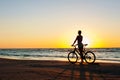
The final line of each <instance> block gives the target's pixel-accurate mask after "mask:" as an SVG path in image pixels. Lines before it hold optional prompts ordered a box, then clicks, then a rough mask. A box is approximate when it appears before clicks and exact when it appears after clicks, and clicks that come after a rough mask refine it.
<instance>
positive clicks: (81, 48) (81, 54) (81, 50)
mask: <svg viewBox="0 0 120 80" xmlns="http://www.w3.org/2000/svg"><path fill="white" fill-rule="evenodd" d="M79 51H80V56H81V63H83V47H79Z"/></svg>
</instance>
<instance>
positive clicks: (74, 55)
mask: <svg viewBox="0 0 120 80" xmlns="http://www.w3.org/2000/svg"><path fill="white" fill-rule="evenodd" d="M76 46H77V44H76V45H73V47H74V49H73V51H70V52H69V53H68V61H69V62H70V63H76V62H78V60H79V61H80V62H81V56H80V52H79V50H78V49H77V47H76ZM85 46H87V44H84V45H83V53H82V54H83V60H85V61H86V62H87V63H89V64H92V63H94V62H95V60H96V56H95V54H94V53H93V52H92V51H87V50H86V49H85Z"/></svg>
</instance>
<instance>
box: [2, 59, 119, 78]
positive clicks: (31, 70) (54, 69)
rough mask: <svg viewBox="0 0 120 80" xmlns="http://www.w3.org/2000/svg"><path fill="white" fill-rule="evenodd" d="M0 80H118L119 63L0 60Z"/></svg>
mask: <svg viewBox="0 0 120 80" xmlns="http://www.w3.org/2000/svg"><path fill="white" fill-rule="evenodd" d="M0 80H120V63H95V64H86V63H84V64H79V63H77V64H70V63H69V62H64V61H42V60H40V61H39V60H37V61H36V60H12V59H2V58H0Z"/></svg>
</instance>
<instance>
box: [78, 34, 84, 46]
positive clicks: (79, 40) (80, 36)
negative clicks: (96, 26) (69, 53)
mask: <svg viewBox="0 0 120 80" xmlns="http://www.w3.org/2000/svg"><path fill="white" fill-rule="evenodd" d="M82 39H83V36H82V35H78V36H77V38H76V40H77V42H78V46H83V45H82Z"/></svg>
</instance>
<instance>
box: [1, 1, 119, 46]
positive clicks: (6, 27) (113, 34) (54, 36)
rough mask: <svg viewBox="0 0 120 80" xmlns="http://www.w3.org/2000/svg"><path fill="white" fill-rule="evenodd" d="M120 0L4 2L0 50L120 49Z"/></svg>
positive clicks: (2, 6) (2, 4)
mask: <svg viewBox="0 0 120 80" xmlns="http://www.w3.org/2000/svg"><path fill="white" fill-rule="evenodd" d="M119 3H120V1H119V0H90V1H89V0H87V1H85V0H69V1H67V0H59V1H58V0H52V1H51V0H45V1H44V0H40V1H39V0H30V1H25V0H20V1H16V0H12V1H9V0H2V1H0V37H1V38H0V48H66V47H71V44H72V43H73V41H74V39H75V37H76V35H77V31H78V30H82V35H83V39H84V40H83V43H87V44H89V45H88V47H93V48H96V47H97V48H98V47H99V48H101V47H120V22H119V21H120V15H119V14H120V5H119Z"/></svg>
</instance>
